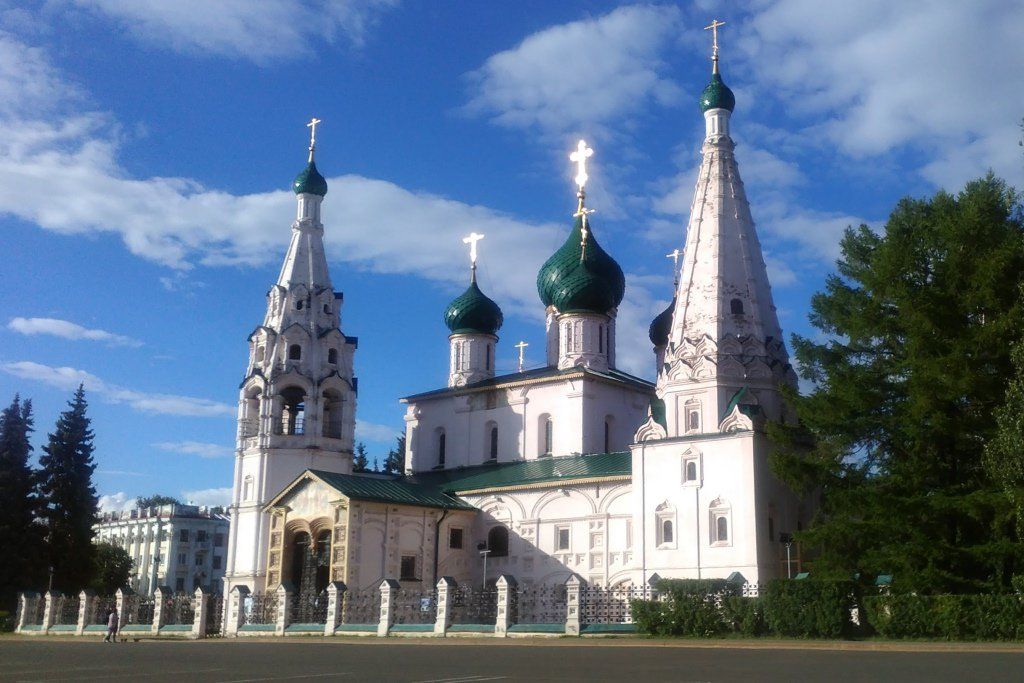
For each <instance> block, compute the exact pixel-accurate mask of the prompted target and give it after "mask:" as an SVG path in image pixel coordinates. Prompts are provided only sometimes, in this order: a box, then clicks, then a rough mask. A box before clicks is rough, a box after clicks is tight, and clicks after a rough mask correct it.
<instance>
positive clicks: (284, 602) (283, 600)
mask: <svg viewBox="0 0 1024 683" xmlns="http://www.w3.org/2000/svg"><path fill="white" fill-rule="evenodd" d="M276 592H277V628H276V629H274V635H278V636H283V635H284V631H285V629H286V628H288V613H289V611H290V609H289V608H290V607H291V601H292V591H291V586H289V585H286V584H283V583H282V584H281V585H280V586H278V587H277V591H276Z"/></svg>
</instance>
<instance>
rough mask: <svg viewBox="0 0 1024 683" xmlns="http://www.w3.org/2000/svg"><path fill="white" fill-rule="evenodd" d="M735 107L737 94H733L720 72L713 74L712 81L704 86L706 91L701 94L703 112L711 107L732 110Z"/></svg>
mask: <svg viewBox="0 0 1024 683" xmlns="http://www.w3.org/2000/svg"><path fill="white" fill-rule="evenodd" d="M735 108H736V96H735V95H733V94H732V90H730V89H729V86H727V85H726V84H725V81H723V80H722V76H721V75H720V74H718V73H713V74H711V82H710V83H708V85H707V87H706V88H704V92H702V93H701V94H700V110H701V112H702V113H703V112H706V111H707V110H709V109H728V110H729V111H732V110H733V109H735Z"/></svg>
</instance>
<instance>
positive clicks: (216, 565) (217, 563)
mask: <svg viewBox="0 0 1024 683" xmlns="http://www.w3.org/2000/svg"><path fill="white" fill-rule="evenodd" d="M221 559H222V558H221V556H220V555H214V556H213V569H220V563H221Z"/></svg>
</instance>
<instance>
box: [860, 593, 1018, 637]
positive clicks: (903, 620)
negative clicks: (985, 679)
mask: <svg viewBox="0 0 1024 683" xmlns="http://www.w3.org/2000/svg"><path fill="white" fill-rule="evenodd" d="M864 607H865V612H866V615H867V620H868V623H869V624H870V625H871V627H872V628H873V629H874V630H875V631H877V632H878V634H879V635H881V636H884V637H886V638H893V639H901V638H941V639H943V640H1024V598H1022V597H1021V596H1019V595H879V596H873V597H869V598H865V600H864Z"/></svg>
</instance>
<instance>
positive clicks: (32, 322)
mask: <svg viewBox="0 0 1024 683" xmlns="http://www.w3.org/2000/svg"><path fill="white" fill-rule="evenodd" d="M7 327H8V328H9V329H11V330H14V331H15V332H20V333H21V334H29V335H31V334H49V335H52V336H54V337H61V338H62V339H72V340H80V339H85V340H89V341H99V342H104V343H106V344H109V345H110V346H130V347H135V348H137V347H139V346H142V342H140V341H139V340H138V339H132V338H131V337H126V336H124V335H121V334H114V333H113V332H107V331H106V330H99V329H89V328H87V327H82V326H81V325H78V324H76V323H73V322H69V321H67V320H58V319H57V318H12V319H11V322H9V323H7Z"/></svg>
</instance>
